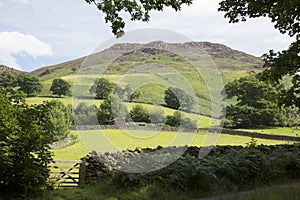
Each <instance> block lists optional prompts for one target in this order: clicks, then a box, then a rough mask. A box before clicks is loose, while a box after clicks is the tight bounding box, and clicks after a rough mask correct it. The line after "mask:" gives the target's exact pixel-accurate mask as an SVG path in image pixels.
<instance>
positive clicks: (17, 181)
mask: <svg viewBox="0 0 300 200" xmlns="http://www.w3.org/2000/svg"><path fill="white" fill-rule="evenodd" d="M40 111H41V110H40V109H37V108H36V107H35V106H29V105H27V104H26V103H25V99H24V95H23V93H16V92H14V91H9V90H3V89H0V177H1V181H0V196H1V197H3V198H5V199H6V198H7V199H14V198H16V197H19V198H26V197H29V196H31V195H33V194H34V192H36V191H37V190H39V189H41V188H44V187H46V186H47V179H48V176H49V170H48V168H47V164H48V163H49V161H50V159H51V153H50V151H49V148H48V145H47V144H48V142H49V140H48V137H47V135H46V132H45V128H44V127H43V122H41V121H40V120H41V119H40V118H39V117H38V116H40V115H41V113H40Z"/></svg>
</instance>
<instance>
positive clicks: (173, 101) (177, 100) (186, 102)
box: [165, 87, 196, 111]
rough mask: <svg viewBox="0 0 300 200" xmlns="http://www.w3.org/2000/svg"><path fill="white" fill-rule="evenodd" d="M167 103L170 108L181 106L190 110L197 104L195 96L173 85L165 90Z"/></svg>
mask: <svg viewBox="0 0 300 200" xmlns="http://www.w3.org/2000/svg"><path fill="white" fill-rule="evenodd" d="M165 103H166V105H167V106H168V107H170V108H174V109H179V108H181V109H183V110H187V111H190V110H191V109H192V108H193V106H194V105H195V104H196V102H195V100H194V98H193V97H192V96H191V95H189V94H187V93H186V92H185V91H184V90H182V89H180V88H172V87H170V88H168V89H167V90H166V91H165Z"/></svg>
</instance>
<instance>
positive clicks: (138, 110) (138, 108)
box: [129, 105, 150, 123]
mask: <svg viewBox="0 0 300 200" xmlns="http://www.w3.org/2000/svg"><path fill="white" fill-rule="evenodd" d="M129 114H130V117H131V119H132V120H133V121H134V122H145V123H150V116H149V112H148V110H147V109H146V108H144V107H143V106H142V105H135V106H133V108H132V110H131V111H130V112H129Z"/></svg>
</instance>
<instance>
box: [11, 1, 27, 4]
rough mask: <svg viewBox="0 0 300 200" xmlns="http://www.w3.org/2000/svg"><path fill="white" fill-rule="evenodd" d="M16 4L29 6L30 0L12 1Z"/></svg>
mask: <svg viewBox="0 0 300 200" xmlns="http://www.w3.org/2000/svg"><path fill="white" fill-rule="evenodd" d="M12 1H13V2H14V3H21V4H29V0H12Z"/></svg>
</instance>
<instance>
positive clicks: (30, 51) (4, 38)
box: [0, 32, 53, 69]
mask: <svg viewBox="0 0 300 200" xmlns="http://www.w3.org/2000/svg"><path fill="white" fill-rule="evenodd" d="M24 54H27V55H29V56H32V57H33V58H34V59H36V58H38V57H40V56H52V55H53V52H52V47H51V45H50V44H47V43H45V42H43V41H41V40H39V39H37V38H36V37H35V36H33V35H25V34H23V33H19V32H0V64H4V65H7V66H9V67H13V68H17V69H21V67H20V66H19V65H18V63H17V58H16V56H17V55H24Z"/></svg>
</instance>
